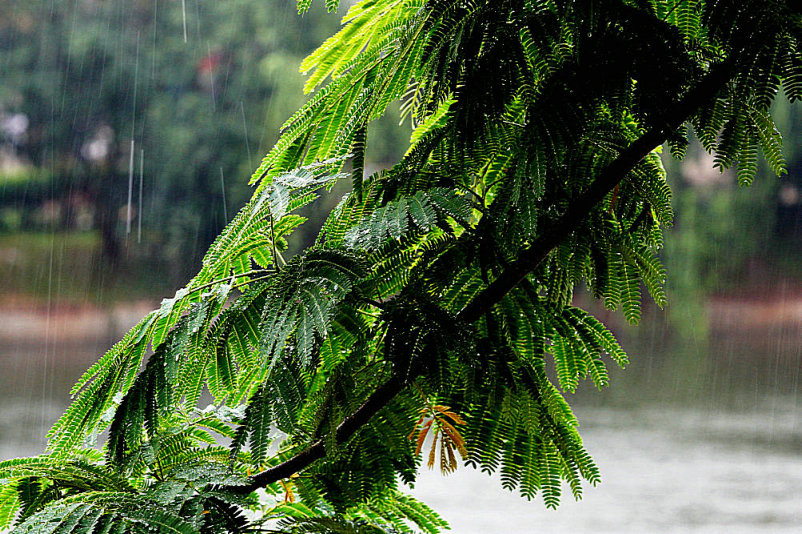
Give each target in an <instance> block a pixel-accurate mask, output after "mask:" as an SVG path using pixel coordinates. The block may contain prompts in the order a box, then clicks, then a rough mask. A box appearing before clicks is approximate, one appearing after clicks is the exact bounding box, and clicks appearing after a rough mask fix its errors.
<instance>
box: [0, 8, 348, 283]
mask: <svg viewBox="0 0 802 534" xmlns="http://www.w3.org/2000/svg"><path fill="white" fill-rule="evenodd" d="M268 7H269V8H268ZM295 9H296V8H295V2H294V1H293V0H278V1H275V2H271V3H270V6H266V5H265V3H264V2H260V1H253V0H232V1H227V2H199V1H189V2H186V10H185V11H184V10H182V2H174V1H172V2H164V1H161V2H159V1H157V0H139V1H133V0H108V1H99V0H73V1H66V2H51V1H49V0H48V1H45V0H31V1H26V2H19V1H14V0H2V1H0V11H2V12H3V13H4V16H3V17H2V19H0V124H2V144H1V145H0V174H1V175H2V176H0V210H2V211H1V212H0V228H2V230H3V231H5V232H18V231H31V230H52V229H53V228H58V229H60V230H63V231H67V232H69V233H70V234H74V233H76V232H85V231H92V232H94V233H95V234H96V235H97V236H98V249H97V251H98V252H99V257H100V258H102V260H104V261H103V263H104V267H105V268H107V269H108V267H109V266H112V267H115V268H118V269H122V268H124V267H126V266H128V267H131V264H132V262H131V261H130V260H131V259H132V257H136V256H139V257H141V256H143V255H144V256H146V257H147V258H148V259H150V260H151V261H152V260H153V259H160V260H161V261H160V265H161V269H160V270H161V271H162V279H163V280H164V279H165V277H164V273H166V274H167V275H168V276H167V277H166V279H167V280H168V281H169V282H171V283H177V282H179V281H181V280H183V279H185V278H186V277H187V276H189V275H190V274H191V273H192V272H194V270H196V269H197V263H198V261H199V258H200V257H201V255H202V253H203V252H204V251H205V250H206V248H207V245H208V244H209V243H210V242H211V240H212V239H213V238H214V236H216V235H217V234H218V232H219V230H220V229H221V228H222V227H223V225H224V223H225V222H226V218H227V217H229V216H231V215H232V214H234V213H236V211H237V209H238V208H239V207H240V206H241V204H242V203H243V201H244V200H245V199H246V198H248V197H249V196H250V192H249V191H248V187H247V186H246V183H247V177H248V176H249V175H250V173H251V172H252V170H253V169H254V168H255V167H256V166H257V165H258V162H259V158H261V155H262V154H263V153H264V152H266V150H267V149H268V148H269V147H270V146H271V145H272V143H273V142H274V140H275V138H276V135H277V133H278V128H279V126H280V124H281V122H282V121H283V120H284V119H285V118H286V117H287V116H288V115H289V114H290V113H291V111H292V110H294V109H296V108H297V107H298V106H299V104H300V102H301V101H302V99H303V95H302V92H301V87H302V82H303V77H302V76H301V75H300V74H298V73H297V65H298V64H299V62H300V59H301V58H302V57H303V56H304V55H305V54H306V53H307V52H308V51H309V50H311V49H312V48H313V47H314V46H315V45H316V44H317V43H319V42H320V41H322V39H323V38H324V37H325V36H326V35H328V34H330V33H331V32H332V30H333V28H334V26H336V24H337V19H336V18H335V17H332V16H327V15H326V13H325V11H324V10H323V9H316V10H313V11H312V12H310V13H308V14H307V15H306V16H304V17H299V16H297V14H296V13H295ZM129 179H130V182H131V183H130V184H129ZM140 180H142V181H140ZM129 188H130V195H131V203H130V208H129V201H128V198H129ZM140 191H141V192H142V196H141V197H140ZM140 228H141V236H140V234H139V231H140ZM64 237H65V238H68V236H64ZM179 251H180V253H179ZM162 289H163V288H162Z"/></svg>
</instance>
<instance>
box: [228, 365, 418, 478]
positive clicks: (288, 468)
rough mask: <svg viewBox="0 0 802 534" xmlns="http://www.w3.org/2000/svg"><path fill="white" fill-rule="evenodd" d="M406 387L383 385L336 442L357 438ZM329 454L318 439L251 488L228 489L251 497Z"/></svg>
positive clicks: (393, 381)
mask: <svg viewBox="0 0 802 534" xmlns="http://www.w3.org/2000/svg"><path fill="white" fill-rule="evenodd" d="M405 386H406V382H405V381H404V380H403V379H402V378H401V377H398V376H393V377H391V378H390V379H389V380H388V381H387V382H385V383H384V384H382V385H381V386H379V388H378V389H377V390H376V391H374V392H373V393H372V394H371V395H370V396H369V397H368V398H367V399H366V400H365V402H364V403H362V405H361V406H360V407H359V408H357V409H356V411H355V412H354V413H352V414H351V415H349V416H348V417H346V418H345V420H343V422H342V423H340V425H339V426H338V427H337V431H336V437H335V440H336V442H337V444H341V443H345V442H346V441H348V439H349V438H350V437H351V436H353V435H354V434H355V433H356V431H357V430H359V429H360V428H362V426H364V425H365V424H367V422H368V421H370V418H371V417H373V416H374V415H376V413H378V412H379V410H381V409H382V408H384V407H385V406H386V405H387V403H388V402H390V401H391V400H392V399H393V398H394V397H395V396H396V395H398V394H399V393H401V391H402V390H403V389H404V387H405ZM325 455H326V445H325V442H324V440H322V439H320V440H317V441H316V442H315V443H313V444H312V445H310V446H309V447H308V448H306V449H304V450H303V451H301V452H299V453H298V454H296V455H295V456H293V457H292V458H290V459H289V460H286V461H284V462H282V463H280V464H278V465H276V466H273V467H271V468H270V469H266V470H265V471H262V472H261V473H259V474H257V475H254V476H253V477H252V478H251V483H250V484H248V485H247V486H228V487H226V488H224V489H227V490H229V491H233V492H236V493H243V494H247V493H250V492H252V491H254V490H256V489H259V488H264V487H265V486H268V485H270V484H272V483H273V482H277V481H279V480H281V479H284V478H287V477H289V476H290V475H292V474H293V473H297V472H298V471H301V470H302V469H304V468H306V467H309V465H311V464H312V462H314V461H315V460H319V459H320V458H323V457H324V456H325Z"/></svg>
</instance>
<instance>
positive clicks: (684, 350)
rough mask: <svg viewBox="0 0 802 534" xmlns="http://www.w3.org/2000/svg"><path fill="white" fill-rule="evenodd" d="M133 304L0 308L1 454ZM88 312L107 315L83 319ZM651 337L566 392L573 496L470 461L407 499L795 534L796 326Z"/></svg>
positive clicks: (799, 473) (539, 517)
mask: <svg viewBox="0 0 802 534" xmlns="http://www.w3.org/2000/svg"><path fill="white" fill-rule="evenodd" d="M141 311H142V310H140V309H139V308H136V309H134V310H128V313H120V312H119V310H118V311H117V312H115V313H110V312H105V313H103V314H101V315H100V316H95V319H92V317H88V318H84V323H82V324H83V325H84V326H83V327H81V328H83V330H81V332H80V333H79V332H78V328H79V327H78V326H76V324H77V323H75V318H76V317H77V316H78V315H80V314H79V313H78V312H72V313H69V314H67V315H66V316H65V317H62V318H61V319H58V317H57V316H55V315H53V314H51V315H49V316H48V317H49V318H48V319H47V321H46V322H45V323H42V324H34V323H35V321H34V323H31V321H33V319H31V321H28V322H27V323H26V321H25V320H23V319H24V318H23V319H20V318H19V317H18V316H16V315H14V314H9V313H8V312H7V311H6V312H4V313H3V314H2V318H3V324H4V325H6V326H5V328H0V457H2V458H9V457H12V456H18V455H29V454H36V453H37V452H39V451H41V450H42V448H43V446H44V434H45V432H46V430H47V428H48V427H49V426H50V425H51V424H52V423H53V421H55V419H56V418H57V417H58V415H59V414H60V413H61V412H62V410H63V409H64V407H65V406H66V403H67V392H68V391H69V388H70V387H71V385H72V384H73V383H74V381H75V380H76V379H77V377H78V376H79V375H80V374H81V372H82V371H83V370H84V369H85V368H86V367H88V365H90V364H91V363H92V362H93V361H94V359H95V358H97V356H98V355H99V354H101V353H102V351H103V350H104V349H105V348H107V347H108V346H109V345H110V344H111V343H112V342H113V340H114V338H115V337H116V336H117V335H119V333H118V331H119V330H120V329H121V328H122V327H124V326H125V325H126V324H127V323H128V322H131V321H132V320H134V319H135V318H136V317H138V316H139V315H141V313H140V312H141ZM40 315H41V314H40ZM15 317H16V319H17V320H20V321H21V322H20V323H19V326H8V325H10V324H12V323H13V321H12V322H9V321H11V320H12V319H14V318H15ZM54 317H56V318H55V319H54ZM70 317H71V321H70V320H67V319H68V318H70ZM98 317H116V319H115V320H114V323H113V324H108V323H107V322H106V323H103V324H101V323H98V324H96V325H95V327H92V324H93V323H92V321H93V320H95V321H100V319H99V318H98ZM59 321H61V322H59ZM29 323H30V324H29ZM14 324H17V323H14ZM25 324H28V326H29V327H30V328H29V330H31V331H32V332H37V331H38V332H40V334H39V335H32V334H29V333H25V328H24V326H25ZM87 325H88V326H87ZM656 332H657V334H654V331H653V332H652V334H651V335H647V336H642V338H645V339H641V338H639V340H635V341H631V342H629V344H630V357H631V359H632V364H631V366H630V368H628V369H627V370H626V371H623V372H621V371H619V372H613V373H612V374H611V378H612V386H611V387H610V388H609V389H608V390H605V391H604V392H597V391H595V390H593V388H592V387H591V386H590V384H585V387H584V388H583V389H581V390H580V392H579V393H578V394H577V395H575V396H574V398H573V399H571V402H572V404H573V405H575V407H576V412H577V415H578V416H579V419H580V421H581V428H580V430H581V433H582V435H583V437H584V440H585V444H586V446H587V448H588V450H589V452H590V453H591V455H592V456H593V457H594V458H595V460H596V462H597V464H598V465H599V468H600V470H601V473H602V483H601V484H600V485H598V486H596V487H586V488H585V491H584V497H583V499H582V501H580V502H575V501H574V500H573V499H572V498H571V497H570V494H568V495H565V496H564V497H563V501H562V504H561V505H560V507H559V508H558V509H557V510H546V509H545V508H544V506H543V504H542V502H541V501H539V500H537V499H536V500H534V501H531V502H527V501H526V500H523V499H521V498H520V497H518V496H517V495H516V494H514V493H510V492H508V491H506V490H503V489H502V488H501V486H500V482H499V480H498V479H497V478H495V477H492V476H488V475H485V474H482V473H479V472H477V471H473V470H471V469H468V468H461V469H459V470H458V471H457V472H456V473H454V474H452V475H450V476H448V477H443V476H441V475H440V474H439V472H436V471H434V472H431V471H424V472H423V473H422V474H421V477H420V480H419V481H418V484H417V487H416V488H415V489H414V491H413V493H414V494H415V495H416V496H418V497H419V498H422V499H423V500H425V501H426V502H427V503H429V504H430V505H431V506H432V507H433V508H435V509H436V510H437V511H438V512H440V513H441V514H442V515H443V516H444V517H445V518H446V519H447V520H448V521H449V522H450V523H451V525H452V528H453V531H454V532H457V533H460V534H474V533H476V534H478V533H493V532H499V533H510V532H543V533H569V532H570V533H585V532H587V533H594V534H595V533H604V532H609V533H616V532H644V533H650V532H676V533H685V532H690V533H718V532H722V533H727V534H734V533H752V532H757V533H784V532H789V533H790V532H802V395H800V387H799V371H800V362H801V360H802V323H800V324H795V323H792V324H790V325H788V324H786V325H785V326H782V327H770V328H763V329H757V330H755V329H752V330H744V329H730V328H728V329H727V330H726V331H718V332H713V334H712V335H711V338H710V339H709V340H704V341H699V340H697V341H696V342H691V343H685V344H684V345H682V346H681V347H679V348H678V347H677V346H674V345H672V346H671V347H670V348H669V347H667V346H666V343H665V340H664V336H663V333H662V331H661V330H659V329H658V330H656ZM626 344H627V341H625V345H626Z"/></svg>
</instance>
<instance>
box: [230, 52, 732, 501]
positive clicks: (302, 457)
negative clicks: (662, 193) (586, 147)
mask: <svg viewBox="0 0 802 534" xmlns="http://www.w3.org/2000/svg"><path fill="white" fill-rule="evenodd" d="M731 76H732V66H731V65H730V64H729V63H727V62H724V63H719V64H717V65H715V66H713V67H712V68H711V69H710V71H709V72H708V73H707V74H706V75H705V76H704V78H702V80H701V81H700V82H699V84H698V85H696V86H695V87H694V88H692V89H691V90H690V91H688V93H687V94H686V95H685V96H684V97H683V98H682V99H680V100H679V101H678V102H675V103H674V104H672V105H671V106H668V108H667V109H666V113H665V116H666V117H671V120H670V121H668V122H667V123H666V124H664V125H662V126H658V127H654V128H652V129H650V130H648V131H647V132H646V133H644V134H643V135H642V136H641V137H639V138H638V139H636V140H635V141H633V142H632V144H631V145H629V146H628V147H627V148H626V149H624V150H623V151H622V152H621V153H620V154H619V155H618V157H617V158H616V159H615V160H613V161H612V162H611V163H610V164H609V165H608V166H607V167H605V168H604V170H602V172H601V173H600V174H599V177H598V178H597V179H596V180H595V181H594V182H593V183H592V184H591V185H590V187H588V189H587V190H586V191H585V192H584V193H583V194H581V195H580V196H579V197H577V198H576V199H574V200H573V201H572V203H571V205H570V206H569V208H568V209H567V210H566V212H565V214H563V216H562V217H560V218H559V219H558V220H557V221H555V222H554V224H552V225H551V226H550V227H548V228H547V229H546V230H545V231H544V232H543V234H542V235H541V236H540V237H539V238H538V239H537V240H536V241H535V242H534V243H533V244H532V245H531V246H530V247H528V248H526V249H524V250H523V251H522V252H521V253H520V255H519V256H518V259H517V260H515V261H514V262H513V263H511V264H510V265H509V266H508V267H507V268H506V269H505V270H504V271H503V272H502V273H501V274H500V275H499V276H498V277H497V278H496V279H495V280H493V282H492V283H490V285H488V286H487V287H486V288H485V289H484V290H483V291H481V292H480V293H479V294H478V295H476V297H474V299H473V300H472V301H471V302H470V303H468V305H467V306H465V308H463V309H462V311H461V312H460V313H459V314H458V315H457V318H458V319H459V320H461V321H465V322H474V321H476V320H477V319H479V318H480V317H481V316H482V315H484V314H485V313H486V312H487V311H489V310H490V309H491V308H492V307H493V306H494V305H495V304H497V303H498V302H499V301H501V299H502V298H504V296H505V295H506V294H507V293H509V292H510V291H511V290H512V289H513V288H514V287H515V286H517V285H518V284H519V283H520V282H521V281H522V280H523V279H524V278H525V277H526V276H527V275H528V274H529V273H530V272H532V271H533V270H534V269H536V268H537V266H538V265H540V262H542V261H543V260H544V259H545V258H546V256H548V254H549V252H551V250H552V249H554V248H555V247H556V246H557V245H559V244H560V242H562V241H563V240H564V239H565V238H566V237H568V235H569V234H570V233H571V232H573V231H575V230H576V229H577V228H578V227H579V225H580V224H581V223H582V221H584V220H585V218H586V217H587V216H588V215H589V214H590V212H591V210H592V209H593V207H594V206H595V205H596V204H597V203H598V202H600V201H601V200H603V199H604V197H605V196H606V195H607V193H609V192H610V191H612V190H613V188H614V187H615V186H616V185H618V184H619V183H620V182H621V181H622V180H623V179H624V178H626V176H627V175H628V174H629V172H630V171H631V170H632V169H633V168H634V167H635V165H637V164H638V162H640V160H642V159H643V158H644V157H646V156H647V155H648V154H649V153H650V152H652V151H653V150H654V149H656V148H657V147H658V146H660V145H661V144H662V143H664V142H665V140H666V139H667V137H668V135H669V134H670V133H671V132H672V131H674V130H676V129H677V128H679V127H680V126H681V125H682V124H683V123H684V122H685V121H686V120H688V119H689V118H690V116H691V115H692V114H693V113H694V112H695V111H696V110H697V109H698V108H699V107H701V106H702V105H704V104H705V103H706V102H708V101H710V100H711V99H713V98H714V97H715V96H716V94H717V93H718V91H720V90H721V89H722V88H723V87H724V85H725V84H726V83H727V81H729V79H730V78H731ZM405 386H406V381H405V380H404V379H402V378H401V377H399V376H393V377H391V378H390V379H389V380H388V381H387V382H385V383H384V384H382V385H381V386H379V388H378V389H377V390H376V391H375V392H373V393H372V394H371V395H370V396H369V397H368V398H367V399H366V400H365V402H364V403H363V404H362V405H361V406H360V407H359V408H358V409H357V410H356V411H355V412H354V413H353V414H351V415H350V416H348V417H346V418H345V420H344V421H343V422H342V423H340V425H339V426H338V427H337V431H336V442H337V443H338V444H339V443H344V442H346V441H347V440H348V439H349V438H350V437H351V436H353V435H354V434H355V433H356V431H357V430H359V428H361V427H362V426H363V425H365V424H367V422H368V421H369V420H370V419H371V418H372V417H373V416H374V415H376V413H378V412H379V410H381V409H382V408H384V406H386V405H387V403H388V402H390V401H391V400H392V399H393V398H394V397H395V396H396V395H398V394H399V393H400V392H401V391H403V389H404V387H405ZM325 455H326V451H325V443H324V441H323V440H318V441H316V442H315V443H313V444H312V445H310V446H309V447H308V448H307V449H304V450H303V451H301V452H300V453H298V454H296V455H295V456H293V457H292V458H290V459H289V460H286V461H284V462H282V463H280V464H278V465H276V466H274V467H271V468H270V469H267V470H266V471H263V472H261V473H259V474H257V475H255V476H254V477H252V479H251V480H252V482H251V483H250V484H248V485H246V486H228V487H226V488H224V489H227V490H229V491H234V492H237V493H250V492H251V491H253V490H256V489H258V488H263V487H265V486H267V485H269V484H272V483H273V482H277V481H279V480H281V479H284V478H287V477H289V476H290V475H292V474H293V473H297V472H298V471H301V470H302V469H305V468H307V467H309V466H310V465H311V464H312V462H314V461H315V460H319V459H321V458H323V457H324V456H325Z"/></svg>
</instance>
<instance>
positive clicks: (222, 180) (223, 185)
mask: <svg viewBox="0 0 802 534" xmlns="http://www.w3.org/2000/svg"><path fill="white" fill-rule="evenodd" d="M220 189H221V190H222V191H223V218H224V219H225V220H224V221H223V222H224V223H227V222H228V207H227V205H226V179H225V177H224V176H223V167H220Z"/></svg>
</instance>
